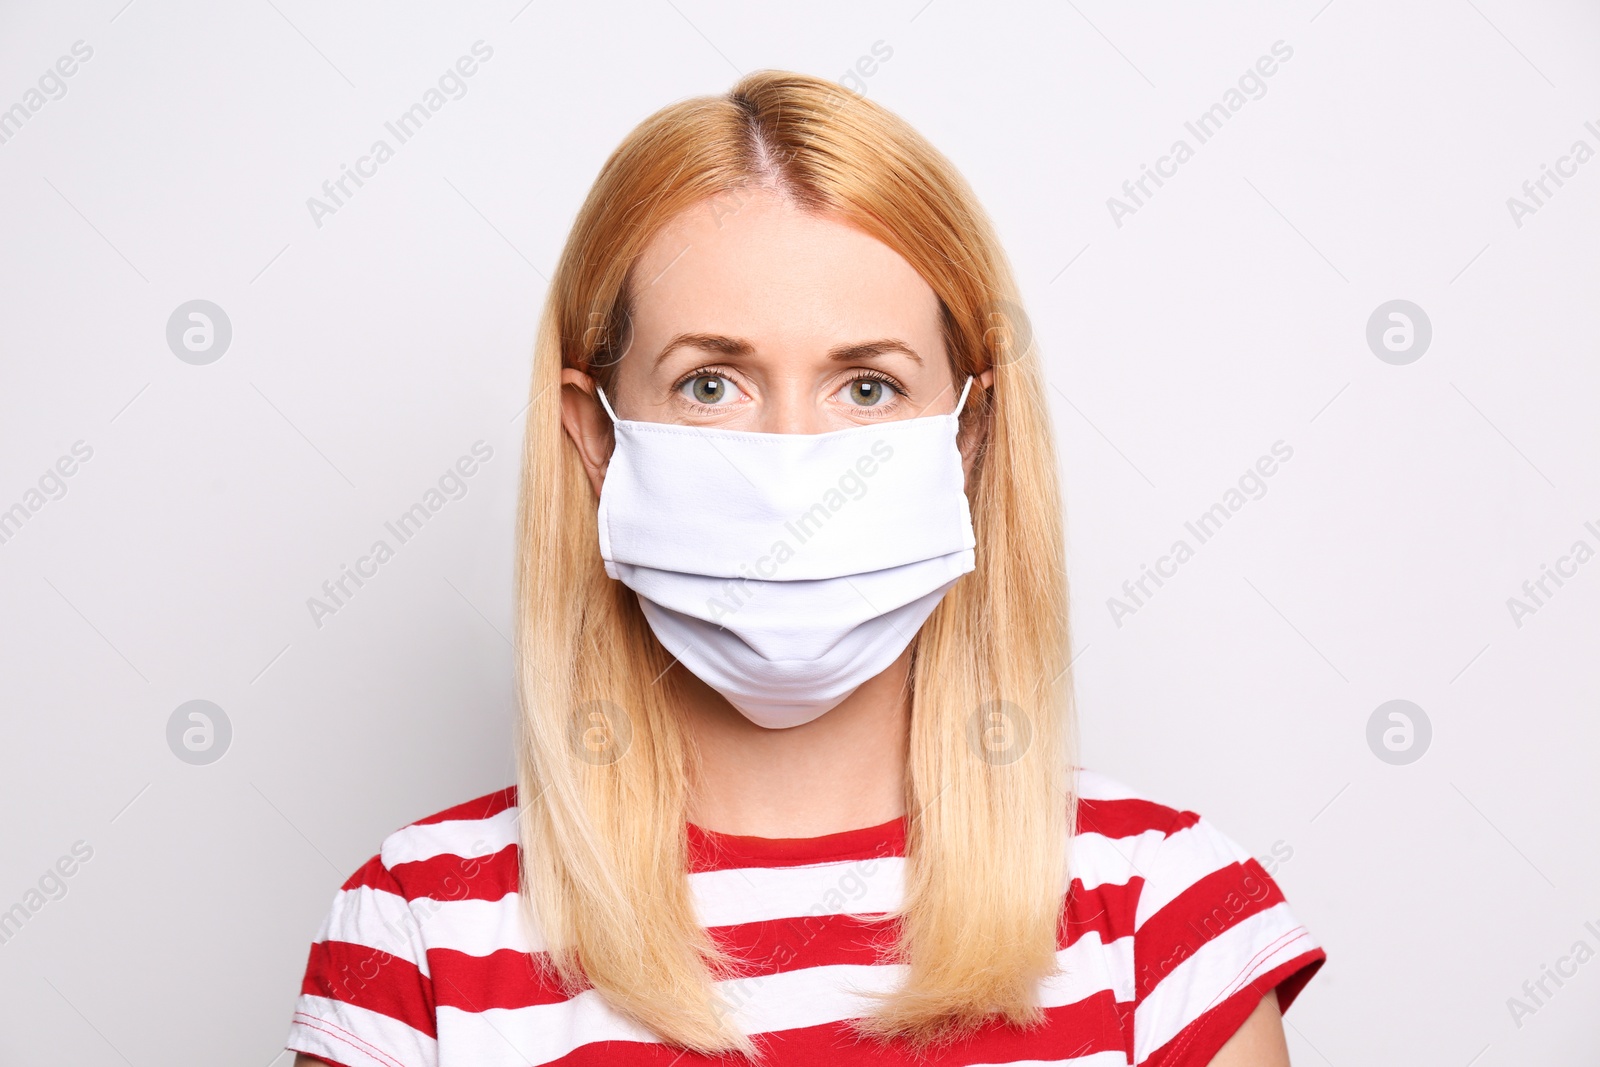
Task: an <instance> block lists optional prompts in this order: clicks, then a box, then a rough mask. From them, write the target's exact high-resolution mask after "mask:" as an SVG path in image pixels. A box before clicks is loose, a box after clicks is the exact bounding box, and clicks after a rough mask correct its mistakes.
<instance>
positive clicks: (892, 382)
mask: <svg viewBox="0 0 1600 1067" xmlns="http://www.w3.org/2000/svg"><path fill="white" fill-rule="evenodd" d="M710 374H715V375H718V376H719V377H723V378H728V379H730V380H732V379H733V377H734V376H733V375H732V374H730V373H728V368H727V367H722V366H718V365H716V364H711V365H709V366H705V367H696V368H695V369H694V370H692V371H690V372H689V373H688V374H685V375H684V376H683V377H681V378H679V379H678V380H677V381H675V382H673V383H672V392H673V393H677V392H678V390H680V389H682V388H683V387H684V386H685V385H687V384H688V383H689V382H692V381H694V380H695V379H696V378H703V377H705V376H706V375H710ZM858 378H872V379H873V380H875V381H880V382H883V383H884V384H885V385H888V386H890V387H892V388H893V389H894V391H895V392H896V393H897V394H899V395H900V396H901V397H904V396H905V395H906V387H905V386H903V385H901V384H900V382H899V380H898V379H896V378H895V377H894V376H893V375H890V374H885V373H884V372H883V371H881V370H873V369H871V368H867V367H862V368H860V369H859V370H857V371H856V372H855V375H854V377H852V378H851V379H850V381H851V382H853V381H855V380H856V379H858ZM735 384H737V383H735ZM845 384H846V385H848V384H850V382H846V383H845ZM689 403H690V404H692V405H694V406H695V407H697V408H702V409H706V410H709V409H711V408H714V407H720V406H721V405H720V404H702V403H700V402H699V401H698V400H690V401H689ZM860 410H861V412H862V413H863V414H866V413H868V412H870V411H871V410H872V409H871V408H862V409H860ZM869 417H870V416H869Z"/></svg>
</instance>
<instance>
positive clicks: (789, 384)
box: [757, 376, 828, 433]
mask: <svg viewBox="0 0 1600 1067" xmlns="http://www.w3.org/2000/svg"><path fill="white" fill-rule="evenodd" d="M813 389H814V387H813V386H812V385H809V384H808V383H806V382H804V381H802V380H801V379H800V378H799V377H798V376H785V377H783V378H779V379H776V380H774V381H772V382H771V383H769V385H768V388H767V390H766V395H765V396H764V397H763V398H762V403H761V410H760V411H759V412H757V419H758V421H759V422H760V427H759V428H760V430H761V432H762V433H823V432H824V431H826V430H827V429H828V427H827V426H826V425H824V420H823V412H822V410H821V408H820V407H819V406H818V404H817V402H816V397H815V396H814V394H813Z"/></svg>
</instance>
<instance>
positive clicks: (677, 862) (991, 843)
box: [516, 70, 1077, 1059]
mask: <svg viewBox="0 0 1600 1067" xmlns="http://www.w3.org/2000/svg"><path fill="white" fill-rule="evenodd" d="M757 188H765V189H771V190H774V191H776V192H778V193H779V194H781V195H783V196H785V197H788V198H789V199H790V200H791V201H792V202H794V203H796V204H797V205H799V206H800V207H801V208H802V209H804V210H807V211H812V212H816V213H818V214H824V215H827V216H828V217H831V218H835V219H840V220H843V221H846V222H848V223H850V224H853V225H855V226H857V227H860V228H861V229H862V230H864V231H866V232H867V233H869V234H871V235H872V236H873V237H875V238H877V239H878V240H880V241H882V242H883V243H884V244H886V245H887V246H889V247H890V248H892V249H893V250H894V251H895V252H897V253H898V254H899V255H901V256H902V257H903V258H904V259H905V260H906V261H907V262H909V263H910V264H911V265H912V267H914V268H915V269H916V270H917V271H918V272H919V273H920V274H921V276H922V277H923V279H924V280H926V281H927V283H928V284H929V286H931V287H932V289H933V291H934V292H935V294H937V296H938V298H939V302H940V314H941V318H942V320H943V321H942V330H943V334H944V339H945V344H946V349H947V351H948V353H949V357H950V361H951V364H952V371H953V372H954V373H955V376H956V380H957V381H960V380H962V379H963V378H964V377H965V376H966V375H967V374H978V373H980V372H982V371H983V370H985V369H988V368H993V370H994V381H993V387H992V389H991V390H988V391H982V390H979V391H976V392H974V394H973V397H972V398H971V399H969V402H968V404H967V406H966V409H965V410H964V412H963V414H962V421H963V423H966V424H968V425H967V426H965V427H964V429H965V430H969V431H971V432H977V433H978V434H980V439H981V441H982V445H981V447H980V449H979V452H978V455H977V457H976V459H975V460H974V463H973V466H972V472H971V474H970V475H969V477H968V480H967V494H968V498H969V502H970V504H971V512H972V520H973V527H974V531H975V533H976V537H977V544H976V549H975V554H976V569H975V571H974V572H972V573H970V574H968V575H966V576H965V577H963V578H962V579H961V580H960V581H958V582H957V583H956V584H955V586H954V587H953V588H952V589H951V590H950V592H949V593H948V594H947V595H946V596H945V597H944V599H943V600H942V601H941V603H940V604H939V606H938V608H937V609H936V610H935V611H934V612H933V614H932V615H931V616H930V617H929V618H928V620H927V622H926V623H925V624H924V625H923V627H922V629H921V630H920V631H919V633H918V634H917V635H916V637H915V639H914V641H913V644H912V669H911V688H912V715H911V726H910V744H909V752H908V770H907V775H906V781H905V803H906V811H907V813H908V816H909V819H908V832H907V838H906V859H905V883H904V889H905V891H904V898H903V904H902V907H901V908H900V909H899V910H897V912H896V913H895V918H896V919H898V924H897V926H898V930H897V935H896V937H897V939H896V941H895V943H894V944H893V945H891V946H885V950H884V956H883V962H886V963H897V964H902V965H904V968H905V969H904V972H903V974H904V980H903V981H902V982H901V983H900V984H899V985H898V987H897V988H896V989H894V990H893V991H891V992H884V993H877V994H874V995H873V996H874V998H875V999H874V1001H873V1003H872V1012H871V1014H869V1015H867V1016H865V1017H863V1018H861V1019H857V1020H854V1021H853V1025H854V1026H855V1028H856V1031H857V1033H858V1034H859V1035H860V1036H862V1037H875V1038H881V1039H891V1038H898V1039H901V1040H904V1041H906V1042H908V1043H909V1044H911V1045H912V1046H914V1047H916V1048H920V1049H926V1048H927V1047H928V1046H930V1045H934V1044H939V1043H943V1042H944V1041H947V1040H952V1039H954V1038H956V1037H958V1036H961V1035H964V1034H967V1033H970V1032H971V1031H972V1030H973V1029H975V1028H976V1027H978V1026H979V1025H982V1024H984V1023H986V1022H990V1021H992V1020H996V1019H1003V1020H1005V1021H1006V1022H1007V1023H1009V1024H1011V1025H1015V1026H1021V1027H1027V1026H1031V1025H1035V1024H1038V1023H1040V1022H1042V1020H1043V1012H1042V1009H1041V1008H1040V1006H1039V1004H1038V1002H1037V990H1038V982H1039V980H1040V979H1042V978H1044V977H1046V976H1047V975H1050V974H1054V973H1056V972H1057V970H1058V967H1057V955H1056V953H1057V949H1058V943H1057V938H1058V932H1059V923H1060V921H1061V916H1062V907H1063V899H1064V893H1065V892H1066V891H1067V888H1068V886H1069V885H1070V882H1069V880H1068V874H1067V844H1068V835H1069V827H1072V826H1073V825H1075V820H1076V807H1077V796H1076V789H1075V788H1074V784H1073V778H1072V775H1071V769H1072V768H1073V767H1074V766H1075V765H1076V762H1077V758H1076V757H1077V736H1076V732H1077V731H1076V720H1075V716H1074V712H1073V705H1072V685H1071V673H1070V670H1069V660H1068V656H1069V646H1070V640H1069V635H1068V620H1067V586H1066V577H1065V564H1064V547H1063V531H1062V519H1061V501H1060V493H1059V487H1058V483H1057V475H1056V463H1055V456H1054V452H1053V448H1052V445H1051V436H1050V428H1049V421H1048V411H1047V407H1046V404H1045V398H1044V390H1043V379H1042V375H1041V371H1040V366H1039V360H1038V356H1037V352H1036V350H1035V347H1034V345H1033V343H1032V335H1031V331H1030V330H1028V329H1027V326H1026V321H1027V320H1026V317H1025V315H1024V314H1023V312H1022V310H1021V300H1020V297H1019V295H1018V292H1017V289H1016V285H1015V282H1014V279H1013V277H1012V274H1011V270H1010V267H1009V265H1008V263H1007V261H1006V258H1005V255H1004V253H1003V251H1002V249H1001V247H1000V244H999V242H998V240H997V238H996V236H995V233H994V231H993V228H992V226H991V224H990V222H989V221H988V219H987V217H986V216H985V214H984V213H983V210H982V208H981V207H980V206H979V204H978V202H977V200H976V198H975V197H974V195H973V193H972V190H971V189H970V187H969V186H968V185H967V183H966V182H965V180H964V179H963V178H962V177H961V176H960V175H959V174H958V173H957V171H956V170H955V168H954V167H953V166H952V165H951V164H950V163H949V161H948V160H946V159H945V158H944V157H943V156H942V155H941V154H940V153H939V152H938V151H937V150H936V149H935V148H934V147H933V146H932V145H931V144H929V143H928V142H927V141H926V140H925V139H924V138H923V137H922V136H921V135H920V134H918V133H917V132H916V131H915V130H914V129H912V128H911V127H910V126H909V125H908V124H907V123H906V122H904V121H903V120H902V119H900V118H898V117H897V116H896V115H894V114H893V113H892V112H890V111H888V110H887V109H885V108H883V107H882V106H880V105H878V104H876V103H874V102H872V101H869V100H867V99H865V98H863V97H861V96H858V95H856V94H854V93H852V92H850V91H847V90H845V89H843V88H841V87H840V86H838V85H836V84H834V83H832V82H829V81H826V80H824V79H821V78H815V77H811V76H808V75H802V74H796V73H791V72H786V71H770V70H764V71H758V72H755V73H752V74H749V75H747V76H745V77H743V78H742V79H740V81H739V82H738V83H737V84H735V85H734V87H733V88H732V89H731V90H730V91H729V92H728V93H727V94H726V95H724V96H705V97H698V98H694V99H689V100H684V101H681V102H679V103H676V104H672V105H671V106H668V107H665V108H663V109H661V110H660V111H658V112H656V113H655V114H653V115H651V116H650V117H649V118H647V119H645V120H644V121H643V122H642V123H641V124H640V125H639V126H638V127H637V128H635V129H634V130H633V131H632V132H631V133H630V134H629V135H628V136H627V137H626V139H624V140H623V142H622V143H621V145H620V146H619V147H618V148H617V149H616V150H615V151H614V152H613V153H612V154H611V156H610V158H609V159H607V160H606V163H605V165H604V167H603V168H602V169H601V172H600V175H599V177H598V178H597V179H596V181H595V183H594V186H593V188H592V189H591V190H590V191H589V194H588V196H587V198H586V199H585V200H584V203H583V206H582V208H581V209H580V210H579V212H578V215H577V218H576V220H575V222H574V224H573V226H572V230H571V233H570V235H569V237H568V239H567V243H566V246H565V248H564V249H563V251H562V254H561V258H560V262H559V263H558V265H557V267H556V272H555V276H554V278H553V279H552V280H551V284H550V288H549V293H548V296H547V298H546V302H545V306H544V310H543V315H542V319H541V321H540V325H539V332H538V337H537V341H536V347H535V352H534V367H533V382H532V388H531V393H532V400H531V402H530V405H529V407H528V416H527V434H526V439H525V445H524V450H523V468H522V471H523V473H522V484H521V498H520V506H519V517H518V526H519V528H518V558H517V620H516V621H517V627H516V659H517V697H518V701H519V704H520V711H521V713H520V716H519V731H518V738H517V766H518V789H519V796H520V800H521V802H522V809H521V812H520V815H519V820H520V821H519V832H520V840H521V845H522V850H521V856H522V859H521V898H522V904H523V911H522V914H523V916H524V918H525V919H526V921H527V922H528V924H529V929H530V931H537V933H536V935H535V936H532V937H531V938H530V943H531V944H532V945H533V946H534V948H535V950H536V951H535V958H536V959H537V960H538V961H539V963H540V964H541V966H544V967H546V968H547V973H548V974H549V975H551V976H552V977H553V978H555V979H556V980H557V981H558V982H559V983H560V985H561V988H562V989H564V990H566V991H567V992H568V993H569V994H570V993H575V992H577V991H578V990H581V989H585V988H589V987H592V988H594V989H595V990H596V991H598V992H599V994H600V995H601V996H602V997H603V998H604V1000H605V1001H606V1002H607V1003H608V1004H609V1005H610V1006H611V1007H612V1008H613V1009H614V1010H615V1011H617V1012H619V1013H620V1014H622V1015H623V1016H625V1017H627V1018H629V1019H631V1020H632V1021H634V1022H636V1023H638V1024H641V1025H643V1026H644V1027H646V1028H648V1029H649V1030H650V1031H652V1032H654V1034H655V1035H657V1036H658V1037H659V1038H660V1039H661V1040H663V1041H664V1042H666V1043H668V1044H672V1045H676V1046H678V1047H681V1048H684V1049H690V1050H694V1051H697V1052H702V1053H707V1054H715V1053H720V1052H739V1053H743V1054H745V1055H747V1056H751V1057H754V1058H757V1059H759V1057H760V1051H759V1049H758V1047H757V1046H756V1044H755V1043H754V1042H752V1041H751V1040H750V1037H749V1036H748V1035H746V1034H744V1033H743V1032H741V1031H740V1029H739V1028H738V1026H737V1025H735V1022H734V1020H733V1018H731V1016H730V1010H731V1005H730V1004H729V1003H728V1002H727V1001H726V1000H724V999H723V997H722V995H721V992H720V991H719V988H718V985H717V983H718V981H720V980H722V979H726V978H732V977H737V976H740V975H743V974H746V973H748V968H747V967H746V966H744V965H743V964H742V963H741V961H740V960H739V959H737V958H736V957H734V956H733V955H732V954H730V953H728V952H726V951H725V950H724V949H723V948H722V947H721V946H719V945H717V944H716V943H715V942H714V941H713V940H712V939H711V937H710V935H709V934H708V933H707V931H706V930H704V929H703V928H702V927H701V926H700V925H699V923H698V920H697V917H696V912H695V907H694V903H693V898H692V895H691V892H690V887H689V878H688V874H687V863H688V859H689V852H688V835H687V829H686V821H687V818H686V813H687V810H688V808H687V800H688V794H689V783H690V782H691V781H693V780H694V774H695V773H696V770H695V767H696V764H695V753H694V750H693V745H692V743H691V741H690V739H689V736H688V735H687V733H686V731H685V728H684V726H683V725H682V723H681V721H680V719H679V717H678V713H677V711H676V708H677V706H678V701H679V699H680V695H681V688H680V684H681V675H680V672H681V671H682V670H683V668H682V667H681V666H675V664H674V661H673V659H672V657H671V656H670V654H668V653H667V652H666V651H665V649H663V648H662V646H661V645H660V644H659V642H658V641H657V640H656V638H655V636H654V634H653V633H652V632H651V630H650V627H649V625H648V623H647V622H646V621H645V618H644V615H643V612H642V611H641V609H640V608H639V605H638V602H637V600H636V598H635V596H634V594H633V593H632V592H631V591H630V590H628V589H627V588H626V587H624V586H623V585H622V584H621V583H620V582H616V581H613V580H612V579H610V578H608V577H607V576H606V574H605V570H604V567H603V563H602V561H601V558H600V552H599V540H598V532H597V528H596V517H595V511H596V507H595V500H594V495H593V490H592V488H591V486H590V483H589V480H588V478H587V477H586V475H585V472H584V468H583V466H582V464H581V461H580V459H579V456H578V454H577V451H576V450H575V448H573V447H572V445H571V444H570V442H569V441H568V439H567V437H566V434H565V432H564V431H563V429H562V425H561V404H560V396H559V394H560V390H561V388H562V387H561V384H560V374H561V371H562V369H563V368H564V367H571V368H576V369H579V370H582V371H585V372H587V373H589V374H591V375H593V376H595V377H596V378H597V379H599V380H600V381H601V383H602V384H609V382H610V380H611V374H612V370H613V368H614V367H615V365H616V362H617V360H618V359H620V358H622V355H623V354H624V353H625V351H626V346H627V344H628V342H629V340H630V339H631V338H630V331H629V314H630V284H631V275H630V272H631V268H632V266H633V264H634V263H635V261H636V260H637V259H638V257H639V255H640V253H641V251H642V250H643V249H644V247H645V246H646V245H647V244H648V242H649V241H650V239H651V238H652V236H653V235H654V234H655V233H656V232H657V231H658V230H659V229H660V228H661V227H662V226H663V224H665V223H666V222H667V221H668V220H670V219H672V218H673V217H674V216H676V215H677V214H678V213H680V212H683V211H687V210H691V209H700V210H712V211H719V210H720V211H732V210H737V205H738V204H739V202H740V199H741V197H742V196H743V195H745V194H747V193H748V192H749V191H751V190H753V189H757ZM973 401H977V403H974V402H973Z"/></svg>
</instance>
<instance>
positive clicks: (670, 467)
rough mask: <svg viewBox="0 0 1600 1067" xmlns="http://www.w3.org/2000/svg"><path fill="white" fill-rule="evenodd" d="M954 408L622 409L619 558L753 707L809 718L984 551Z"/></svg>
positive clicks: (677, 635)
mask: <svg viewBox="0 0 1600 1067" xmlns="http://www.w3.org/2000/svg"><path fill="white" fill-rule="evenodd" d="M971 388H972V379H971V378H970V377H969V378H968V379H967V383H966V385H965V386H964V387H963V388H962V390H961V399H960V400H959V401H957V403H956V410H955V411H954V412H951V413H950V414H947V415H931V416H923V417H919V418H912V419H900V420H895V421H886V422H882V423H877V424H872V425H866V426H854V427H850V428H848V429H843V430H834V431H831V432H828V433H818V434H780V433H755V432H750V431H744V430H725V429H720V428H716V427H703V426H682V425H677V424H673V423H661V422H638V421H634V420H631V419H618V418H617V415H616V412H614V411H612V409H611V402H610V401H609V400H607V399H606V396H605V391H604V390H601V391H600V400H601V403H602V404H604V405H605V409H606V413H607V414H609V415H610V416H611V419H612V421H613V422H614V423H615V428H616V448H615V451H614V452H613V453H612V455H611V462H610V465H609V467H608V468H607V470H606V476H605V481H604V483H603V486H602V489H601V492H600V509H599V526H600V555H601V557H602V558H603V559H604V560H605V563H606V573H607V574H609V575H610V576H611V577H613V578H616V579H618V580H620V581H621V582H622V583H623V584H624V585H626V586H628V588H630V589H632V590H633V591H634V592H635V593H636V594H637V595H638V597H639V604H640V606H641V607H642V608H643V609H644V614H645V618H646V619H647V620H648V621H649V623H650V628H651V629H652V630H654V631H655V635H656V637H657V639H659V640H660V642H661V643H662V645H663V646H665V647H666V649H667V651H669V652H671V653H672V654H673V655H674V656H676V657H677V658H678V660H679V661H681V662H682V663H683V665H684V666H685V667H687V668H688V669H689V670H690V671H692V672H693V673H694V674H695V675H696V676H697V677H699V678H700V679H701V680H702V681H704V682H705V683H706V684H707V685H709V686H711V687H712V688H713V689H715V690H716V691H717V692H719V693H721V694H722V695H723V696H724V697H725V698H727V700H728V702H729V703H730V704H732V705H733V706H734V707H736V708H738V709H739V711H741V712H742V713H743V714H744V715H745V716H746V717H747V718H749V719H750V720H751V721H752V722H754V723H756V724H758V725H760V726H765V727H767V728H769V729H782V728H785V727H789V726H799V725H800V724H801V723H806V722H810V721H811V720H812V719H815V718H817V717H818V716H819V715H822V714H823V713H824V712H826V711H828V710H830V709H831V708H833V707H834V706H835V705H837V704H838V703H839V702H840V701H842V700H843V699H844V698H845V697H847V696H849V695H850V694H851V693H853V692H854V691H855V690H856V687H857V686H859V685H860V684H861V683H862V682H864V681H866V680H867V679H868V678H871V677H873V676H874V675H876V674H879V673H881V672H882V671H883V670H885V669H886V668H887V667H888V666H889V665H890V664H891V663H893V662H894V661H895V660H896V659H897V658H898V657H899V655H900V653H901V652H903V651H905V648H906V646H907V645H909V644H910V643H911V639H912V637H914V636H915V635H916V632H917V630H918V629H919V628H920V627H921V626H922V624H923V622H924V621H925V620H926V619H927V618H928V616H929V614H931V613H932V611H933V609H934V607H935V606H937V605H938V603H939V601H940V599H941V598H943V596H944V595H945V593H946V592H947V591H949V589H950V587H951V586H952V585H954V584H955V581H956V579H957V578H959V577H961V576H962V575H963V574H966V573H967V572H968V571H970V570H972V569H973V567H974V559H973V546H974V545H975V544H976V540H975V538H974V536H973V531H972V516H971V514H970V512H969V509H968V505H967V495H966V493H965V491H964V488H963V487H964V485H965V475H964V472H963V470H962V464H961V453H960V450H959V449H958V447H957V445H956V428H957V423H956V420H957V416H958V415H960V413H961V408H962V406H963V405H964V404H965V403H966V399H967V392H968V390H970V389H971Z"/></svg>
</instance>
